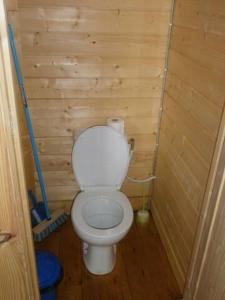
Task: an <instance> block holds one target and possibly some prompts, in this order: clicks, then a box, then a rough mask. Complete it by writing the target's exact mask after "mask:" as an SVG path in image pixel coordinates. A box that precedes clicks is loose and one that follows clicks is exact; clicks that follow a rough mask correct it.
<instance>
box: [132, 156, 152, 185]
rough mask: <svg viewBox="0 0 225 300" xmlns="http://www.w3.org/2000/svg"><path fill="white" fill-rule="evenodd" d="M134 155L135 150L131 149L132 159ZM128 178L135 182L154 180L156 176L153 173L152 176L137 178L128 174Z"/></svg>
mask: <svg viewBox="0 0 225 300" xmlns="http://www.w3.org/2000/svg"><path fill="white" fill-rule="evenodd" d="M132 156H133V150H130V160H131V158H132ZM127 179H129V180H130V181H132V182H135V183H145V182H149V181H152V180H153V179H156V176H154V175H151V176H149V177H146V178H143V179H136V178H132V177H130V176H128V175H127Z"/></svg>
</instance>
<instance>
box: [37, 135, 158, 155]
mask: <svg viewBox="0 0 225 300" xmlns="http://www.w3.org/2000/svg"><path fill="white" fill-rule="evenodd" d="M127 138H128V140H129V139H130V138H133V139H135V151H149V150H152V151H154V144H155V134H132V133H130V134H129V135H128V137H127ZM36 143H37V147H38V151H39V152H40V153H41V154H43V155H55V154H56V155H65V154H71V152H72V147H73V144H74V138H73V137H47V138H36Z"/></svg>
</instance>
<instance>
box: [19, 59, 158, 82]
mask: <svg viewBox="0 0 225 300" xmlns="http://www.w3.org/2000/svg"><path fill="white" fill-rule="evenodd" d="M23 62H24V63H23V66H24V68H23V71H24V76H25V77H28V78H46V77H47V78H87V77H89V78H96V77H98V78H99V77H110V78H138V77H139V76H140V75H141V77H142V78H146V77H158V76H161V74H162V68H163V58H157V57H153V58H142V57H139V58H135V57H131V58H126V57H122V58H121V57H100V56H75V55H65V56H60V55H58V56H53V55H46V56H33V55H32V54H31V55H26V56H25V57H24V58H23Z"/></svg>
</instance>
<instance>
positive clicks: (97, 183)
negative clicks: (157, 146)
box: [71, 126, 133, 274]
mask: <svg viewBox="0 0 225 300" xmlns="http://www.w3.org/2000/svg"><path fill="white" fill-rule="evenodd" d="M129 161H130V151H129V145H128V143H127V139H126V138H125V136H124V135H122V134H120V133H119V132H118V131H116V130H115V129H113V128H111V127H110V126H95V127H91V128H88V129H87V130H85V131H84V132H83V133H81V135H80V136H79V137H78V138H77V140H76V142H75V144H74V147H73V152H72V165H73V171H74V174H75V177H76V180H77V182H78V184H79V185H80V188H81V192H80V193H79V194H78V196H77V197H76V198H75V200H74V203H73V207H72V212H71V218H72V223H73V227H74V229H75V231H76V233H77V234H78V235H79V237H80V238H81V239H82V241H83V259H84V263H85V266H86V268H87V269H88V270H89V272H91V273H93V274H107V273H109V272H111V271H112V269H113V267H114V265H115V261H116V244H117V243H118V242H119V241H120V240H121V239H122V238H123V237H124V236H125V235H126V234H127V232H128V230H129V228H130V227H131V224H132V221H133V210H132V207H131V205H130V202H129V200H128V199H127V197H126V196H125V195H124V194H123V193H122V192H120V191H119V190H120V187H121V185H122V183H123V181H124V179H125V177H126V174H127V170H128V166H129Z"/></svg>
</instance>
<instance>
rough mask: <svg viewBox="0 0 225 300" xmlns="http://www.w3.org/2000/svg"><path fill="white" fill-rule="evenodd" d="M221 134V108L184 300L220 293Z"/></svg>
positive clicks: (224, 149)
mask: <svg viewBox="0 0 225 300" xmlns="http://www.w3.org/2000/svg"><path fill="white" fill-rule="evenodd" d="M224 137H225V114H224V111H223V116H222V120H221V124H220V129H219V132H218V138H217V142H216V146H215V152H214V155H213V159H212V164H211V169H210V173H209V180H208V182H207V186H206V191H205V195H204V199H203V204H202V210H201V214H200V220H199V226H198V230H197V233H196V239H195V244H194V249H193V254H192V258H191V263H190V267H189V270H188V277H187V281H186V288H185V299H186V300H189V299H190V300H191V299H195V300H197V299H199V300H200V299H201V298H205V299H210V298H213V299H222V298H223V296H224V281H223V278H224V276H223V275H224V274H223V273H224V186H225V184H224V182H225V180H224V179H225V176H224V167H225V156H224V153H225V144H224ZM215 254H216V255H215ZM206 287H207V289H206ZM206 290H207V293H206Z"/></svg>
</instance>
